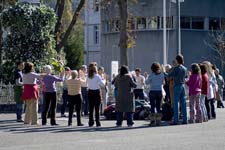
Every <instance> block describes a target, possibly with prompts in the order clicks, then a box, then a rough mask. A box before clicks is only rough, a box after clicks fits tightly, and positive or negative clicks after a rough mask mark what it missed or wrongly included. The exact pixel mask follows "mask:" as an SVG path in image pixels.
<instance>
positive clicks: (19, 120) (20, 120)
mask: <svg viewBox="0 0 225 150" xmlns="http://www.w3.org/2000/svg"><path fill="white" fill-rule="evenodd" d="M16 122H24V121H23V120H22V119H18V120H16Z"/></svg>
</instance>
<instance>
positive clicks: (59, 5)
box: [55, 0, 65, 52]
mask: <svg viewBox="0 0 225 150" xmlns="http://www.w3.org/2000/svg"><path fill="white" fill-rule="evenodd" d="M56 5H57V6H56V10H55V11H56V13H57V17H58V18H57V22H56V25H55V40H56V44H58V43H59V42H60V33H61V32H62V31H61V29H62V16H63V11H64V6H65V0H57V3H56ZM58 52H59V51H58Z"/></svg>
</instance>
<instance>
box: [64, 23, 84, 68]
mask: <svg viewBox="0 0 225 150" xmlns="http://www.w3.org/2000/svg"><path fill="white" fill-rule="evenodd" d="M71 35H72V36H70V38H69V39H68V41H67V43H66V45H65V46H64V52H65V53H66V60H67V66H69V67H70V68H72V69H78V68H79V67H80V66H81V65H83V63H84V54H83V52H84V28H83V22H82V21H81V20H79V21H78V22H77V24H76V30H75V31H73V33H72V34H71Z"/></svg>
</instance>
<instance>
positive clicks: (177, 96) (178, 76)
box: [168, 55, 187, 125]
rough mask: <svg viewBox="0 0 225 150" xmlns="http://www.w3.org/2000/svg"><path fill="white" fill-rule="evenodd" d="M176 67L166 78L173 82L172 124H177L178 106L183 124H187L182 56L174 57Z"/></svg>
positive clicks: (184, 68) (184, 70)
mask: <svg viewBox="0 0 225 150" xmlns="http://www.w3.org/2000/svg"><path fill="white" fill-rule="evenodd" d="M176 61H177V66H176V67H174V68H173V69H172V71H171V72H170V73H169V74H168V77H172V78H173V81H174V106H173V109H174V121H173V123H172V124H174V125H176V124H178V122H179V115H178V114H179V106H178V104H180V105H181V110H182V115H183V124H187V108H186V94H185V87H184V83H185V77H186V75H187V68H186V67H184V66H183V64H184V59H183V56H182V55H177V56H176Z"/></svg>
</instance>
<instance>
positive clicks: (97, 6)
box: [94, 0, 100, 12]
mask: <svg viewBox="0 0 225 150" xmlns="http://www.w3.org/2000/svg"><path fill="white" fill-rule="evenodd" d="M99 6H100V5H99V0H94V10H95V11H96V12H98V11H99Z"/></svg>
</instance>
